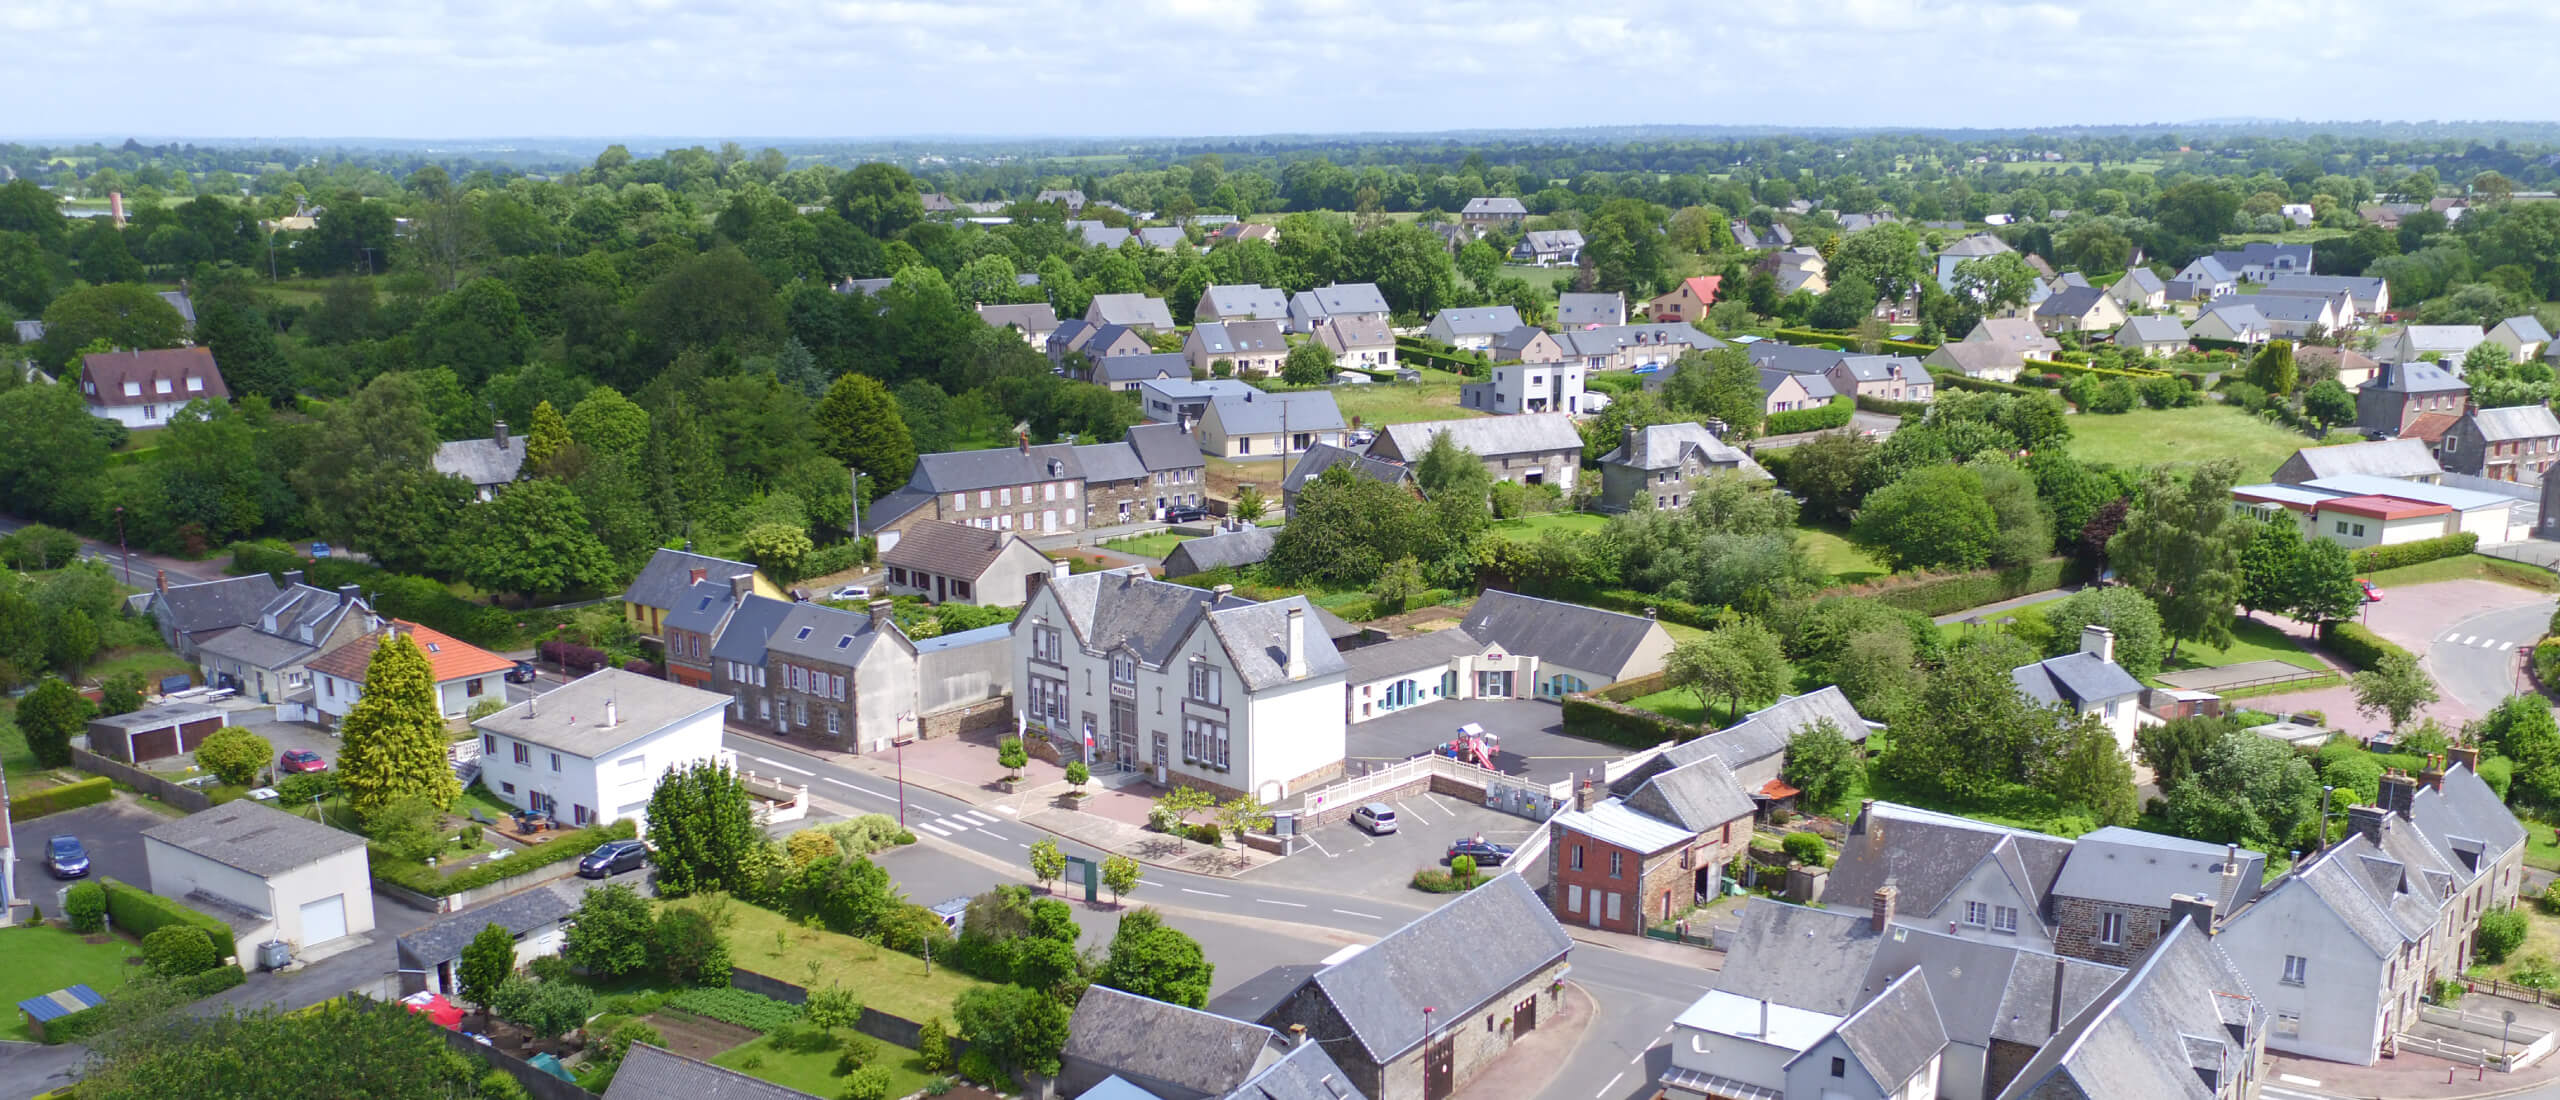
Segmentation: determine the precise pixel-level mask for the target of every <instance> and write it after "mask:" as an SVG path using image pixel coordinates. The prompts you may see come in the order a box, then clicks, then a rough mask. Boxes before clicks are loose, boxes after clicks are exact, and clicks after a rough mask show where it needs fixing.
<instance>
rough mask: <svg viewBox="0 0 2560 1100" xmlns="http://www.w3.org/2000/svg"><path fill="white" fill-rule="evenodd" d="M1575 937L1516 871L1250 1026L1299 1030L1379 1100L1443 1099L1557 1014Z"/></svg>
mask: <svg viewBox="0 0 2560 1100" xmlns="http://www.w3.org/2000/svg"><path fill="white" fill-rule="evenodd" d="M1572 947H1573V940H1572V938H1571V937H1570V936H1567V935H1566V934H1565V932H1564V929H1563V928H1562V927H1560V926H1558V925H1557V924H1556V920H1555V918H1554V917H1553V916H1551V915H1549V913H1548V912H1547V907H1546V904H1545V903H1544V902H1542V901H1540V900H1539V899H1538V895H1537V892H1536V891H1535V890H1533V889H1531V888H1530V887H1529V885H1528V883H1526V882H1524V881H1522V880H1521V878H1520V876H1518V875H1496V876H1494V877H1493V879H1492V880H1491V881H1489V882H1487V883H1485V884H1484V885H1482V886H1479V887H1477V888H1475V889H1474V890H1470V891H1468V892H1466V893H1464V894H1460V895H1458V897H1457V898H1456V900H1453V901H1450V902H1448V903H1447V904H1444V905H1442V906H1441V907H1440V908H1438V909H1435V910H1433V911H1432V912H1430V913H1428V914H1425V915H1424V916H1422V917H1419V918H1417V919H1415V920H1414V921H1413V922H1412V923H1410V924H1407V925H1405V926H1404V927H1402V928H1399V929H1397V930H1395V931H1394V932H1391V933H1388V934H1387V937H1386V938H1385V939H1382V940H1379V941H1378V942H1376V943H1374V944H1371V945H1370V946H1369V947H1368V948H1367V949H1366V950H1363V951H1361V952H1360V953H1358V954H1356V955H1353V956H1351V957H1349V958H1347V959H1343V960H1341V961H1339V962H1336V963H1334V964H1332V965H1330V966H1327V967H1325V968H1324V969H1322V970H1318V971H1316V972H1315V974H1314V975H1313V976H1312V977H1309V978H1308V979H1307V980H1306V982H1305V983H1304V984H1302V985H1300V986H1299V987H1298V988H1297V989H1296V990H1295V991H1293V992H1291V993H1289V994H1288V995H1287V996H1286V997H1285V998H1283V999H1282V1000H1281V1001H1280V1003H1279V1004H1278V1005H1277V1006H1275V1007H1273V1008H1272V1009H1270V1010H1269V1011H1268V1012H1266V1013H1264V1015H1263V1016H1262V1018H1261V1019H1260V1020H1259V1021H1257V1022H1259V1023H1261V1024H1262V1025H1263V1026H1265V1027H1269V1028H1272V1029H1274V1030H1286V1031H1291V1032H1293V1033H1294V1032H1295V1030H1296V1029H1298V1028H1304V1029H1305V1035H1306V1037H1307V1040H1308V1041H1309V1042H1310V1043H1312V1044H1315V1045H1319V1046H1322V1047H1324V1048H1325V1050H1326V1052H1327V1053H1328V1054H1330V1055H1332V1056H1333V1059H1334V1061H1335V1063H1336V1064H1338V1065H1339V1066H1341V1068H1342V1070H1343V1073H1344V1075H1345V1076H1346V1077H1348V1078H1349V1080H1350V1082H1351V1084H1352V1085H1353V1087H1356V1088H1358V1089H1359V1090H1360V1091H1361V1093H1363V1094H1364V1095H1367V1096H1371V1097H1375V1098H1377V1100H1428V1098H1436V1097H1445V1096H1449V1095H1451V1094H1453V1093H1455V1092H1457V1091H1458V1090H1459V1089H1462V1088H1464V1087H1466V1085H1467V1084H1468V1083H1469V1082H1471V1081H1474V1080H1475V1079H1477V1077H1478V1076H1479V1075H1480V1074H1481V1073H1482V1072H1483V1070H1484V1069H1485V1068H1486V1067H1487V1066H1488V1065H1489V1064H1490V1063H1492V1061H1493V1060H1494V1059H1495V1058H1497V1057H1499V1056H1501V1054H1502V1053H1503V1052H1504V1051H1506V1050H1509V1049H1510V1048H1511V1044H1512V1043H1513V1042H1515V1041H1517V1040H1518V1039H1520V1038H1521V1037H1522V1036H1525V1035H1528V1034H1529V1033H1531V1032H1532V1031H1535V1030H1536V1029H1537V1027H1538V1021H1539V1019H1540V1018H1541V1017H1542V1016H1547V1017H1551V1016H1552V1015H1553V1014H1554V1013H1555V1012H1556V1010H1557V1009H1558V1008H1559V1007H1560V1001H1559V998H1560V997H1561V996H1562V990H1563V984H1564V983H1563V978H1564V975H1565V972H1566V970H1567V965H1566V960H1567V958H1568V957H1569V955H1570V954H1571V951H1572Z"/></svg>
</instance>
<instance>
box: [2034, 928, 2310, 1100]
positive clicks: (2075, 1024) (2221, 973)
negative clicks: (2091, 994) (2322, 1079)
mask: <svg viewBox="0 0 2560 1100" xmlns="http://www.w3.org/2000/svg"><path fill="white" fill-rule="evenodd" d="M2267 1016H2268V1013H2267V1009H2266V1007H2265V1006H2264V1005H2263V1004H2260V1003H2259V1002H2258V1000H2257V998H2256V996H2255V994H2254V993H2253V992H2252V991H2251V990H2250V988H2249V984H2248V981H2247V980H2246V979H2245V978H2243V977H2242V976H2241V974H2240V971H2239V968H2238V967H2236V966H2233V965H2232V962H2231V959H2230V957H2229V956H2227V955H2225V954H2223V952H2222V949H2221V948H2220V947H2218V946H2216V945H2215V943H2214V941H2213V940H2211V939H2209V938H2207V937H2206V936H2205V935H2204V934H2203V933H2202V932H2200V931H2199V930H2197V929H2196V928H2195V927H2194V926H2193V925H2191V924H2189V923H2187V922H2183V921H2181V922H2179V924H2178V926H2177V927H2175V928H2172V929H2170V931H2169V934H2168V935H2167V936H2164V937H2162V938H2161V940H2160V942H2159V943H2158V944H2157V945H2156V946H2154V947H2153V948H2152V949H2151V953H2150V954H2148V955H2146V956H2144V957H2143V959H2142V961H2141V962H2140V963H2139V964H2138V965H2136V966H2135V967H2134V969H2133V970H2131V971H2129V972H2127V973H2126V974H2125V975H2124V976H2123V977H2122V978H2120V979H2118V980H2117V981H2116V983H2115V985H2114V986H2112V987H2110V988H2109V989H2108V990H2107V992H2106V993H2105V995H2104V996H2102V997H2100V998H2099V999H2098V1000H2097V1001H2095V1002H2093V1003H2092V1004H2090V1005H2089V1006H2088V1007H2087V1008H2085V1009H2083V1010H2082V1011H2081V1012H2080V1013H2079V1014H2078V1015H2076V1016H2074V1017H2073V1018H2072V1019H2071V1021H2070V1023H2069V1024H2067V1025H2066V1026H2065V1027H2064V1028H2063V1029H2062V1031H2061V1032H2060V1033H2058V1034H2056V1035H2055V1036H2054V1037H2053V1039H2052V1040H2051V1041H2050V1042H2048V1043H2046V1044H2045V1046H2044V1048H2043V1049H2041V1050H2038V1051H2037V1052H2036V1054H2035V1056H2034V1057H2033V1058H2031V1059H2029V1060H2028V1061H2027V1064H2026V1065H2025V1067H2023V1068H2022V1069H2020V1070H2019V1071H2018V1075H2017V1077H2016V1078H2015V1079H2014V1080H2012V1081H2011V1082H2010V1083H2009V1085H2008V1087H2007V1088H2005V1089H2003V1090H2001V1092H2000V1096H2001V1097H2003V1098H2013V1097H2026V1096H2054V1095H2072V1096H2080V1097H2086V1098H2087V1100H2137V1098H2138V1100H2214V1098H2215V1097H2218V1096H2223V1095H2227V1093H2225V1092H2223V1091H2221V1088H2220V1087H2217V1086H2221V1087H2227V1086H2230V1085H2232V1084H2233V1083H2234V1082H2236V1081H2238V1080H2241V1079H2242V1078H2243V1077H2251V1076H2254V1075H2255V1073H2256V1068H2257V1067H2255V1066H2251V1065H2248V1064H2247V1063H2248V1061H2249V1060H2250V1058H2251V1057H2252V1052H2251V1048H2250V1046H2249V1045H2248V1044H2247V1043H2245V1042H2244V1041H2242V1040H2240V1039H2237V1038H2234V1036H2233V1032H2234V1030H2237V1031H2238V1032H2239V1033H2240V1034H2241V1035H2250V1034H2262V1033H2263V1032H2264V1030H2265V1027H2266V1024H2267ZM2200 1071H2206V1072H2210V1073H2212V1074H2213V1077H2214V1081H2215V1084H2212V1085H2209V1084H2207V1082H2206V1079H2205V1076H2204V1073H2203V1072H2200Z"/></svg>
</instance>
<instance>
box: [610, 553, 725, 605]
mask: <svg viewBox="0 0 2560 1100" xmlns="http://www.w3.org/2000/svg"><path fill="white" fill-rule="evenodd" d="M696 569H700V570H703V571H704V574H705V575H704V577H703V579H705V580H714V581H726V580H728V579H729V578H731V577H734V576H737V575H739V574H741V573H753V572H755V571H756V567H755V566H752V565H749V564H747V563H745V562H742V561H730V560H728V559H727V558H715V557H712V556H711V555H709V554H695V553H691V552H689V551H684V550H668V549H665V548H660V549H659V550H658V552H656V553H654V554H651V555H649V564H647V565H644V566H641V567H640V575H639V576H637V577H633V578H631V587H630V588H628V589H625V590H624V591H623V593H622V599H623V602H625V603H636V604H639V605H640V606H642V607H654V608H658V609H659V610H662V611H670V610H674V609H675V607H676V605H677V604H679V603H681V602H683V600H684V597H685V591H686V590H687V589H689V588H692V587H693V571H694V570H696Z"/></svg>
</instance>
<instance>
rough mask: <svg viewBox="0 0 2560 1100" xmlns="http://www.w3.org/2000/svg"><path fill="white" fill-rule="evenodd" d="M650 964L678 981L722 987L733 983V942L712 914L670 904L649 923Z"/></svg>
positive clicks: (670, 979) (664, 976)
mask: <svg viewBox="0 0 2560 1100" xmlns="http://www.w3.org/2000/svg"><path fill="white" fill-rule="evenodd" d="M649 965H650V966H651V967H653V968H655V969H656V970H657V972H658V975H659V976H660V977H662V978H665V979H666V980H668V981H670V982H673V983H675V984H677V985H681V986H699V987H702V988H705V989H718V988H721V987H722V986H726V985H728V984H729V973H730V970H731V967H730V965H729V944H728V941H727V940H725V939H723V938H721V933H720V928H719V926H718V925H715V924H713V923H712V922H711V918H710V917H707V916H704V915H703V914H702V913H701V912H700V911H699V910H694V909H679V908H677V907H675V906H672V905H670V906H667V907H665V908H662V909H660V910H659V911H658V920H657V923H656V924H653V925H651V926H650V927H649Z"/></svg>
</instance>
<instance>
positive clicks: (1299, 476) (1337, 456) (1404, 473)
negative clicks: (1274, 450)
mask: <svg viewBox="0 0 2560 1100" xmlns="http://www.w3.org/2000/svg"><path fill="white" fill-rule="evenodd" d="M1336 466H1349V467H1351V470H1352V472H1353V473H1354V474H1357V475H1359V476H1361V477H1365V478H1370V479H1373V480H1377V481H1383V482H1386V483H1388V484H1390V485H1400V486H1403V487H1404V488H1405V489H1406V491H1408V492H1418V490H1415V489H1414V483H1413V468H1412V467H1410V466H1407V465H1405V464H1403V463H1401V462H1389V461H1387V460H1386V459H1383V458H1373V457H1371V456H1369V455H1366V454H1362V453H1360V452H1359V451H1356V450H1353V449H1351V448H1349V447H1341V446H1336V445H1334V444H1330V443H1319V444H1316V445H1315V446H1313V447H1309V448H1307V449H1306V452H1305V453H1304V454H1301V455H1299V456H1298V461H1296V462H1295V463H1292V464H1291V465H1290V467H1289V476H1287V477H1285V478H1282V479H1281V481H1280V514H1281V515H1282V516H1283V517H1290V516H1295V515H1296V514H1297V512H1298V494H1299V493H1301V492H1304V491H1305V490H1306V487H1307V483H1308V482H1311V481H1314V480H1315V479H1317V478H1319V477H1322V476H1324V472H1325V471H1326V470H1330V469H1332V468H1334V467H1336Z"/></svg>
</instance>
